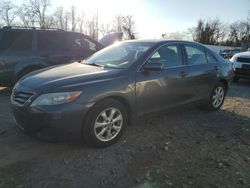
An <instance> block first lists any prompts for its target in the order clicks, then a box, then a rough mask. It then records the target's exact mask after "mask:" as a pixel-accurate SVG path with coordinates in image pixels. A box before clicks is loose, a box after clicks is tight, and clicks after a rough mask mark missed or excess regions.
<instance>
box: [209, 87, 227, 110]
mask: <svg viewBox="0 0 250 188" xmlns="http://www.w3.org/2000/svg"><path fill="white" fill-rule="evenodd" d="M225 94H226V90H225V85H224V84H222V83H219V84H217V85H216V86H215V87H214V89H213V91H212V92H211V94H210V98H209V100H208V104H207V108H208V110H210V111H215V110H218V109H220V107H221V106H222V105H223V102H224V99H225Z"/></svg>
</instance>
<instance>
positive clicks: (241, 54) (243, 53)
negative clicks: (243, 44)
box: [234, 52, 250, 58]
mask: <svg viewBox="0 0 250 188" xmlns="http://www.w3.org/2000/svg"><path fill="white" fill-rule="evenodd" d="M234 57H243V58H250V52H241V53H237V54H235V55H234Z"/></svg>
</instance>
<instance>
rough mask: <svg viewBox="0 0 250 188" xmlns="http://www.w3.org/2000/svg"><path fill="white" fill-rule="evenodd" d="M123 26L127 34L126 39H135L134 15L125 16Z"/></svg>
mask: <svg viewBox="0 0 250 188" xmlns="http://www.w3.org/2000/svg"><path fill="white" fill-rule="evenodd" d="M122 28H123V31H124V33H125V35H126V39H135V21H134V19H133V16H131V15H127V16H125V17H123V26H122Z"/></svg>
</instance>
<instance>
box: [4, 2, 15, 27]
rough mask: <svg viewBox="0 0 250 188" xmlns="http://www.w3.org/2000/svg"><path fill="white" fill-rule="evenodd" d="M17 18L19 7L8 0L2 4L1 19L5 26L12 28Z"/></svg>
mask: <svg viewBox="0 0 250 188" xmlns="http://www.w3.org/2000/svg"><path fill="white" fill-rule="evenodd" d="M16 17H17V6H16V5H14V4H13V2H12V1H11V0H6V1H3V2H1V3H0V18H1V19H2V20H3V24H5V25H7V26H11V25H12V24H13V21H14V20H15V19H16Z"/></svg>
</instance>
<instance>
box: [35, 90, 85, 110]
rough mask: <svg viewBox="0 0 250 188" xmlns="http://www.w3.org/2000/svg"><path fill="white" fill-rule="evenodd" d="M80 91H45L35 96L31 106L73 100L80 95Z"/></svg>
mask: <svg viewBox="0 0 250 188" xmlns="http://www.w3.org/2000/svg"><path fill="white" fill-rule="evenodd" d="M81 93H82V92H81V91H75V92H62V93H47V94H43V95H40V96H39V97H38V98H36V99H35V100H34V101H33V102H32V104H31V106H32V107H34V106H49V105H57V104H63V103H67V102H71V101H74V100H75V99H77V98H78V97H79V96H80V95H81Z"/></svg>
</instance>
